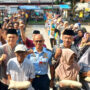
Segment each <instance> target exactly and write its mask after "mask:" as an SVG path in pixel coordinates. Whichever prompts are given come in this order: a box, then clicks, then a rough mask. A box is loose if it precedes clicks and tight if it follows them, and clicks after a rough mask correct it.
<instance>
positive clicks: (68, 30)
mask: <svg viewBox="0 0 90 90" xmlns="http://www.w3.org/2000/svg"><path fill="white" fill-rule="evenodd" d="M63 35H71V36H74V35H75V33H74V31H73V30H70V29H65V31H64V32H63Z"/></svg>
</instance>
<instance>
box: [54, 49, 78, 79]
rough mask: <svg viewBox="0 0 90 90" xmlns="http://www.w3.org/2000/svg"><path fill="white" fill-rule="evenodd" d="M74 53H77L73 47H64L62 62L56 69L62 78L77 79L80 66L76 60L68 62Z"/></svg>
mask: <svg viewBox="0 0 90 90" xmlns="http://www.w3.org/2000/svg"><path fill="white" fill-rule="evenodd" d="M74 54H75V53H74V52H73V51H72V50H71V49H68V48H66V49H62V55H61V59H60V64H59V65H58V67H57V68H56V70H55V72H56V75H57V76H59V78H60V80H65V79H66V80H76V78H77V74H78V72H79V70H80V68H79V66H78V64H77V63H76V62H75V61H73V62H72V63H71V64H68V63H69V62H70V60H71V56H72V55H74Z"/></svg>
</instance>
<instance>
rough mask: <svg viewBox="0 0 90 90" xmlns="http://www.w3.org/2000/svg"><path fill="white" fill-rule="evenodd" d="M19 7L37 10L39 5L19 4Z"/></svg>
mask: <svg viewBox="0 0 90 90" xmlns="http://www.w3.org/2000/svg"><path fill="white" fill-rule="evenodd" d="M19 9H26V10H39V9H40V7H38V6H29V5H23V6H19Z"/></svg>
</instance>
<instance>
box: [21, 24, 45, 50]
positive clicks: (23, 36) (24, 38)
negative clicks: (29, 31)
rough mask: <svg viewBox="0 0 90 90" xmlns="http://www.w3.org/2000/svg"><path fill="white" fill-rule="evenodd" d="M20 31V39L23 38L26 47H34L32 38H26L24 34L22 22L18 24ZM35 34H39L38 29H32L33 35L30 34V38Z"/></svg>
mask: <svg viewBox="0 0 90 90" xmlns="http://www.w3.org/2000/svg"><path fill="white" fill-rule="evenodd" d="M20 33H21V38H22V40H23V43H24V44H25V45H26V46H27V48H28V49H30V48H33V47H35V45H34V43H33V40H31V39H28V38H27V37H26V36H25V32H24V25H23V24H22V25H20ZM37 34H40V31H39V30H34V31H33V35H32V38H34V36H35V35H37ZM43 46H44V47H46V45H45V44H44V45H43Z"/></svg>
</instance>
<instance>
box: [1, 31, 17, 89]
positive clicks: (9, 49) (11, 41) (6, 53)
mask: <svg viewBox="0 0 90 90" xmlns="http://www.w3.org/2000/svg"><path fill="white" fill-rule="evenodd" d="M17 40H18V35H17V32H16V30H15V29H9V30H8V31H7V43H6V44H4V45H3V46H1V47H0V79H1V80H2V82H3V83H5V84H7V76H6V66H7V62H8V60H9V59H10V58H13V57H15V54H14V48H15V46H16V42H17ZM4 86H5V85H4ZM0 90H4V89H3V87H2V88H0ZM5 90H7V89H5Z"/></svg>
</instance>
